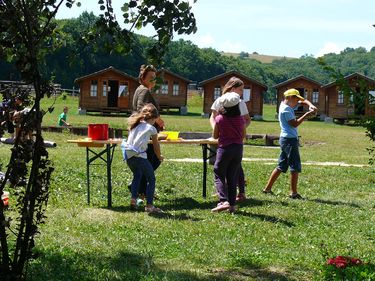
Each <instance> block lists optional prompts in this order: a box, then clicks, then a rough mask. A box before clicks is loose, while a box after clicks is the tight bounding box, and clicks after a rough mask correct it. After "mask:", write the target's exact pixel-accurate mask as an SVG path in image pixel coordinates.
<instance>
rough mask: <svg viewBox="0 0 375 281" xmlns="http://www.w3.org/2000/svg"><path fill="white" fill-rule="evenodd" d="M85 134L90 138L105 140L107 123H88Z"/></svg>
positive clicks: (106, 137)
mask: <svg viewBox="0 0 375 281" xmlns="http://www.w3.org/2000/svg"><path fill="white" fill-rule="evenodd" d="M87 134H88V137H89V138H91V139H92V140H107V139H108V124H89V126H88V133H87Z"/></svg>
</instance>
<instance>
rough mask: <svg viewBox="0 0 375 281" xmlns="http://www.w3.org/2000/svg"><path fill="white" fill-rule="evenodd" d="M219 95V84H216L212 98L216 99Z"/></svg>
mask: <svg viewBox="0 0 375 281" xmlns="http://www.w3.org/2000/svg"><path fill="white" fill-rule="evenodd" d="M220 96H221V88H220V86H216V87H215V89H214V100H216V99H218V98H219V97H220Z"/></svg>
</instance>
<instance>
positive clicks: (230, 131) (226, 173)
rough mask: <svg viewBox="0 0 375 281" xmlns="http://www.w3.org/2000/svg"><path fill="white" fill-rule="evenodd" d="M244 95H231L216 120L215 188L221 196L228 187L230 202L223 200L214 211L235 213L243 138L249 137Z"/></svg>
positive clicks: (221, 199)
mask: <svg viewBox="0 0 375 281" xmlns="http://www.w3.org/2000/svg"><path fill="white" fill-rule="evenodd" d="M240 100H241V99H240V96H239V95H238V94H237V93H235V92H231V93H227V94H225V95H224V96H223V98H222V106H223V107H222V108H220V109H219V113H220V114H219V115H217V116H216V117H215V125H214V131H213V137H214V138H218V143H219V144H218V149H217V153H216V161H215V165H214V174H215V185H216V189H217V191H218V193H219V194H220V193H222V192H223V190H225V186H227V196H226V197H227V199H226V198H224V197H221V198H220V202H219V203H218V205H217V206H216V207H215V208H213V209H212V210H211V211H212V212H221V211H224V210H229V212H231V213H233V212H234V211H235V203H236V193H237V190H236V186H237V183H238V178H239V175H240V170H241V161H242V153H243V139H244V136H245V128H246V127H245V119H244V118H243V117H242V116H241V112H240V108H239V103H240Z"/></svg>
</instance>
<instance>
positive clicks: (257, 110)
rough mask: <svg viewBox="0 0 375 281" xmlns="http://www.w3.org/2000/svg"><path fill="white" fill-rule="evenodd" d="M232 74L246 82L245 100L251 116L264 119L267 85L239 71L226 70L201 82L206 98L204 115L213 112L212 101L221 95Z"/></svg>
mask: <svg viewBox="0 0 375 281" xmlns="http://www.w3.org/2000/svg"><path fill="white" fill-rule="evenodd" d="M232 76H236V77H238V78H240V79H241V80H242V81H243V82H244V93H243V100H244V101H245V102H246V105H247V108H248V110H249V114H250V116H251V117H254V118H255V119H262V117H263V93H264V92H265V91H267V86H266V85H264V84H262V83H260V82H258V81H256V80H254V79H252V78H250V77H247V76H245V75H243V74H241V73H239V72H237V71H230V72H226V73H223V74H220V75H217V76H214V77H212V78H210V79H207V80H204V81H202V82H200V85H201V87H202V88H203V98H204V100H203V115H205V116H209V115H210V114H211V105H212V103H213V102H214V101H215V100H216V99H217V98H218V97H220V96H221V93H222V90H223V87H224V85H225V84H226V83H227V81H228V80H229V79H230V78H231V77H232Z"/></svg>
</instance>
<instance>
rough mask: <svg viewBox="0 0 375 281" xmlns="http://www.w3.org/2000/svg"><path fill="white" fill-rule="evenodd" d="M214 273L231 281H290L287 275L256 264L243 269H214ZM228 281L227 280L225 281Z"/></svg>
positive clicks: (247, 265) (245, 266)
mask: <svg viewBox="0 0 375 281" xmlns="http://www.w3.org/2000/svg"><path fill="white" fill-rule="evenodd" d="M212 272H213V273H215V274H219V275H220V276H222V277H223V278H228V279H229V280H249V279H250V278H251V279H250V280H272V281H289V280H293V279H289V277H288V275H287V274H286V273H281V272H275V271H272V270H270V269H268V268H264V267H261V266H258V265H255V264H249V263H248V264H246V265H244V266H243V268H238V269H226V270H222V269H214V270H212ZM225 280H227V279H225Z"/></svg>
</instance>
